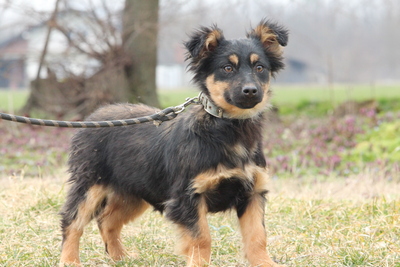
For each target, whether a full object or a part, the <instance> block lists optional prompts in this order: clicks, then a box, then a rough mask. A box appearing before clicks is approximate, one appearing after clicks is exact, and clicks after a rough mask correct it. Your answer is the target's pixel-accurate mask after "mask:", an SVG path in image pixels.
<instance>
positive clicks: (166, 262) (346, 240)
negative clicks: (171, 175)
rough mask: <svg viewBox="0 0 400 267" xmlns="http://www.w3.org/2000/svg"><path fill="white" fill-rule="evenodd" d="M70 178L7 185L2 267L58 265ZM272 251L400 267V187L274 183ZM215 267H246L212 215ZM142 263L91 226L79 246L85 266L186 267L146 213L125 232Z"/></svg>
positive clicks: (163, 228)
mask: <svg viewBox="0 0 400 267" xmlns="http://www.w3.org/2000/svg"><path fill="white" fill-rule="evenodd" d="M65 180H66V175H65V173H64V171H62V170H61V171H59V173H58V174H57V175H56V176H54V177H47V178H24V177H17V178H16V177H14V178H6V177H3V178H2V186H1V189H0V213H1V214H2V216H1V217H0V240H2V242H1V243H0V266H10V267H11V266H13V267H14V266H21V267H25V266H41V267H42V266H56V265H57V263H58V260H59V257H60V244H61V235H60V231H59V228H60V227H59V216H58V215H57V213H58V211H59V210H60V207H61V205H62V203H63V201H64V197H65V184H64V182H65ZM270 189H271V190H270V193H269V196H268V200H269V201H268V204H267V206H266V216H265V220H266V227H267V230H268V241H269V242H268V243H269V245H268V249H269V251H270V254H271V256H272V257H273V258H274V259H275V260H276V261H278V262H280V263H283V264H286V265H287V266H293V267H301V266H307V267H310V266H318V267H321V266H330V267H331V266H375V267H376V266H390V267H399V266H400V241H399V236H400V181H399V180H397V181H387V180H384V179H383V180H382V179H374V177H372V176H369V175H368V174H366V175H359V176H352V177H350V178H348V179H346V180H344V179H332V178H326V179H324V180H319V181H315V180H313V179H309V180H307V179H305V180H298V179H281V180H272V181H271V182H270ZM209 225H210V229H211V234H212V238H213V244H212V251H213V252H212V259H213V260H212V265H211V266H238V267H239V266H247V264H246V261H245V260H244V259H243V256H242V254H241V242H240V234H239V232H238V231H237V222H236V219H235V216H234V215H233V213H232V214H231V213H227V214H217V215H212V216H209ZM123 242H124V244H125V245H126V247H127V248H128V249H129V250H130V251H133V250H134V247H135V248H136V252H138V255H139V257H138V258H137V259H133V258H128V259H126V260H125V261H121V262H118V263H113V262H112V261H111V260H110V259H109V258H108V257H107V256H106V254H105V253H104V247H103V244H102V241H101V238H100V235H99V231H98V229H97V226H96V224H95V223H94V222H92V223H91V224H90V225H89V226H88V227H87V228H86V231H85V234H84V236H83V238H82V240H81V259H82V261H83V263H84V266H111V265H112V266H183V265H184V260H183V258H182V257H180V256H177V255H176V254H174V247H175V243H176V239H175V233H174V226H173V225H171V224H170V223H169V222H167V221H166V220H165V219H164V218H162V217H161V216H160V215H159V214H158V213H156V212H151V211H148V212H146V213H145V214H144V215H143V216H142V217H141V218H140V219H138V221H136V222H134V223H130V224H128V225H127V226H126V227H125V228H124V230H123Z"/></svg>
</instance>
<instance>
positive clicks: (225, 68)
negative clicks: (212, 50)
mask: <svg viewBox="0 0 400 267" xmlns="http://www.w3.org/2000/svg"><path fill="white" fill-rule="evenodd" d="M224 71H225V72H226V73H230V72H232V71H233V67H232V66H231V65H226V66H225V67H224Z"/></svg>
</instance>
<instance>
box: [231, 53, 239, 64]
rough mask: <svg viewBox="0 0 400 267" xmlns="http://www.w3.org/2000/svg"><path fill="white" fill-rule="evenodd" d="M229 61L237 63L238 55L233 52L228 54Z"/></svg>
mask: <svg viewBox="0 0 400 267" xmlns="http://www.w3.org/2000/svg"><path fill="white" fill-rule="evenodd" d="M229 61H230V62H231V63H232V64H233V65H235V66H238V65H239V57H238V56H237V55H235V54H232V55H230V56H229Z"/></svg>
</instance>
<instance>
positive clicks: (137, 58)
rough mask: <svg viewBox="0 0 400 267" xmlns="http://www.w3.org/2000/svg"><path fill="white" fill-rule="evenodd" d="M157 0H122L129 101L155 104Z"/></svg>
mask: <svg viewBox="0 0 400 267" xmlns="http://www.w3.org/2000/svg"><path fill="white" fill-rule="evenodd" d="M157 33H158V0H146V1H143V0H125V8H124V15H123V47H124V50H125V53H126V55H128V56H129V57H130V64H128V65H127V66H126V67H125V74H126V78H127V90H126V91H127V94H128V98H129V101H130V102H141V103H144V104H147V105H150V106H155V107H159V106H160V104H159V102H158V97H157V91H156V66H157Z"/></svg>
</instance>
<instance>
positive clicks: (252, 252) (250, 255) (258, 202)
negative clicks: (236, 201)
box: [239, 194, 280, 267]
mask: <svg viewBox="0 0 400 267" xmlns="http://www.w3.org/2000/svg"><path fill="white" fill-rule="evenodd" d="M248 201H249V202H248V204H247V207H246V209H245V211H244V213H243V214H241V215H240V217H239V224H240V228H241V232H242V237H243V245H244V253H245V256H246V258H247V259H248V260H249V262H250V264H251V266H258V267H261V266H262V267H278V266H280V265H278V264H276V263H275V262H274V261H273V260H272V259H271V258H270V257H269V256H268V253H267V249H266V247H267V238H266V233H265V227H264V205H265V198H264V196H263V195H261V194H255V195H253V196H252V197H251V198H250V199H249V200H248Z"/></svg>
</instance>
